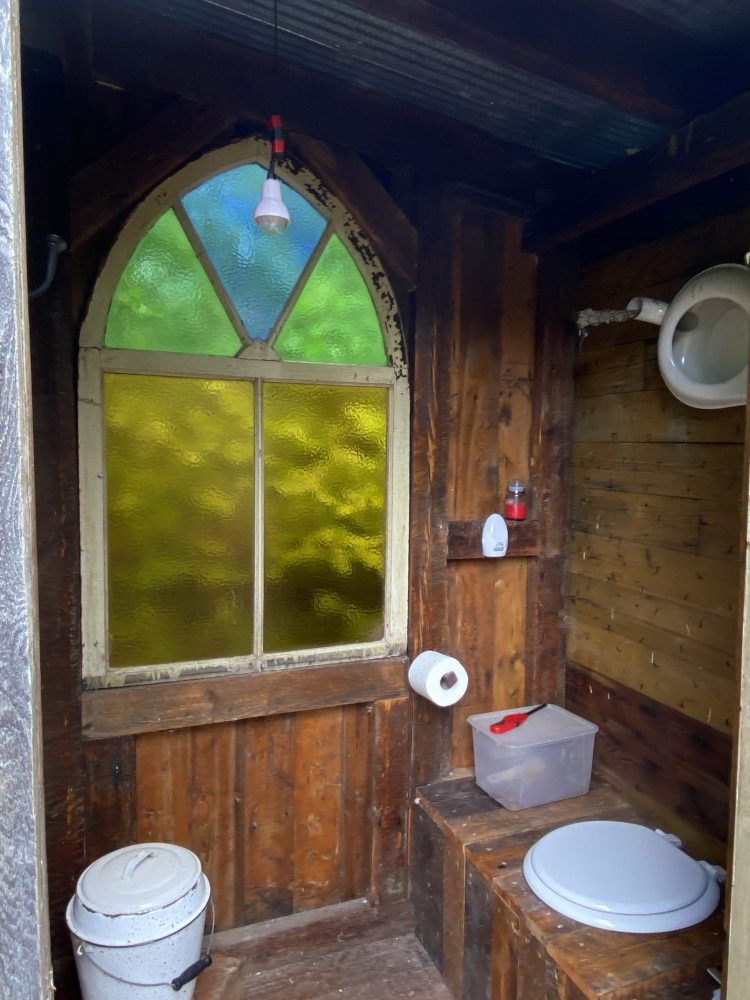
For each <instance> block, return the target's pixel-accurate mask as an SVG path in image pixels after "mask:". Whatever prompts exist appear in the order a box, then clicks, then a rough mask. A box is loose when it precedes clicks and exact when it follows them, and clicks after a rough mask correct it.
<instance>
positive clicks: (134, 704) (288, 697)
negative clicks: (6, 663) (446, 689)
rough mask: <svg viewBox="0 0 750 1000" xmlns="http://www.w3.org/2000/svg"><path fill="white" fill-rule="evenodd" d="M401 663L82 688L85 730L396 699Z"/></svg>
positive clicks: (116, 730)
mask: <svg viewBox="0 0 750 1000" xmlns="http://www.w3.org/2000/svg"><path fill="white" fill-rule="evenodd" d="M406 665H407V660H406V659H405V658H404V657H391V658H390V659H387V660H366V661H363V662H354V663H336V664H326V665H322V666H318V667H302V668H299V669H296V670H287V671H283V672H279V671H273V672H269V673H267V674H232V675H230V676H224V677H200V678H196V679H194V680H189V681H171V682H169V683H164V684H141V685H138V686H134V687H127V688H109V689H107V690H102V691H85V692H84V694H83V709H82V710H83V734H84V738H85V739H101V738H104V737H109V736H123V735H128V734H135V733H147V732H154V731H164V730H168V729H179V728H184V727H194V726H200V725H206V724H208V723H216V722H232V721H236V720H239V719H251V718H258V717H261V716H269V715H284V714H285V713H288V712H299V711H305V710H308V709H312V708H330V707H332V706H334V705H356V704H360V703H364V702H370V701H375V700H377V699H378V698H397V697H399V696H403V695H405V694H406V693H407V692H408V688H407V684H406Z"/></svg>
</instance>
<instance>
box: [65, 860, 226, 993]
mask: <svg viewBox="0 0 750 1000" xmlns="http://www.w3.org/2000/svg"><path fill="white" fill-rule="evenodd" d="M210 895H211V889H210V886H209V884H208V879H207V878H206V876H205V875H203V874H202V872H201V864H200V861H199V860H198V858H197V857H196V856H195V854H193V852H192V851H188V850H187V849H186V848H184V847H176V846H175V845H173V844H137V845H135V846H133V847H124V848H122V849H121V850H119V851H114V852H113V853H112V854H107V855H105V856H104V857H103V858H99V860H98V861H95V862H94V863H93V864H92V865H89V867H88V868H87V869H86V871H85V872H84V873H83V874H82V875H81V877H80V878H79V880H78V885H77V887H76V893H75V895H74V896H73V898H72V899H71V900H70V902H69V903H68V908H67V912H66V919H67V923H68V928H69V930H70V934H71V937H72V940H73V948H74V951H75V959H76V967H77V970H78V979H79V982H80V986H81V993H82V995H83V1000H167V998H170V997H180V998H182V1000H190V998H191V997H192V996H193V992H194V990H195V976H196V975H197V974H198V972H200V971H201V970H202V969H203V968H206V966H207V965H210V962H211V960H210V956H205V957H204V958H203V959H201V958H200V954H201V942H202V939H203V930H204V924H205V919H206V907H207V906H208V902H209V898H210ZM188 977H189V978H188Z"/></svg>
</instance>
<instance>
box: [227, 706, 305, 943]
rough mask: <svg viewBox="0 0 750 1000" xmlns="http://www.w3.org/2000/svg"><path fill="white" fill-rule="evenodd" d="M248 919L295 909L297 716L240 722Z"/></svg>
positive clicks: (245, 914) (242, 838) (245, 909)
mask: <svg viewBox="0 0 750 1000" xmlns="http://www.w3.org/2000/svg"><path fill="white" fill-rule="evenodd" d="M238 739H239V741H240V750H241V754H240V758H239V760H240V766H241V767H242V768H243V769H244V794H243V799H242V809H241V830H240V839H239V844H240V848H241V849H242V850H243V854H244V856H243V868H244V887H243V920H244V921H245V922H246V923H255V922H256V921H259V920H268V919H270V918H272V917H281V916H285V915H286V914H289V913H292V912H293V910H294V900H293V890H292V881H293V877H294V716H292V715H283V716H275V717H272V718H269V719H250V720H248V721H247V722H244V723H242V724H241V735H238Z"/></svg>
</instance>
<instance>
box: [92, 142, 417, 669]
mask: <svg viewBox="0 0 750 1000" xmlns="http://www.w3.org/2000/svg"><path fill="white" fill-rule="evenodd" d="M266 155H267V151H266V147H265V144H264V143H262V142H260V141H256V140H251V141H248V142H246V143H242V144H238V145H237V146H234V147H232V148H230V149H229V150H221V151H218V152H217V153H212V154H209V156H207V157H204V158H203V159H202V160H199V161H197V162H196V163H194V164H191V166H190V167H188V168H186V169H185V170H183V171H181V172H180V173H178V174H177V175H175V177H173V178H172V179H171V180H170V182H169V183H168V184H167V185H165V186H164V188H163V189H161V190H159V191H156V192H154V193H153V194H152V195H151V196H150V197H149V198H148V199H147V200H146V201H145V202H144V203H143V204H142V205H141V206H140V207H139V208H138V209H137V211H136V212H135V213H134V215H133V217H132V218H131V220H130V221H129V223H128V224H127V226H126V227H125V229H124V231H123V233H122V235H121V237H120V239H119V240H118V242H117V244H116V245H115V247H114V248H113V251H112V253H111V255H110V257H109V259H108V261H107V264H106V265H105V268H104V271H103V272H102V276H101V278H100V279H99V282H98V284H97V287H96V290H95V292H94V296H93V297H92V301H91V304H90V308H89V312H88V315H87V318H86V321H85V323H84V327H83V330H82V334H81V345H82V346H81V377H80V425H81V443H82V445H81V473H82V508H83V514H82V517H83V571H84V590H83V603H84V609H83V610H84V639H85V654H86V655H85V675H86V682H87V683H88V684H90V685H95V686H101V685H106V684H111V683H115V684H120V683H123V682H124V681H125V680H128V679H129V680H130V681H131V682H132V681H137V680H138V679H141V680H144V681H147V680H152V679H161V678H163V677H169V676H180V675H182V674H185V673H188V672H194V671H195V670H199V669H205V670H209V671H214V672H215V671H224V670H248V669H249V670H253V669H256V670H257V669H273V668H275V667H281V666H286V665H290V664H302V663H315V662H321V661H322V660H336V659H351V658H361V657H363V656H379V655H381V656H382V655H389V654H392V653H394V652H401V651H403V649H404V646H405V624H406V563H405V553H406V538H407V536H406V521H407V517H406V510H407V505H406V501H407V492H408V491H407V462H408V458H407V453H408V450H407V448H406V447H405V442H406V440H407V437H406V435H407V433H408V430H407V428H408V393H407V388H406V371H405V365H404V356H403V350H402V342H401V331H400V325H399V322H398V316H397V314H396V312H395V308H394V298H393V295H392V293H391V291H390V288H389V286H388V283H387V281H386V279H385V278H384V275H383V272H382V269H381V268H380V265H379V262H378V260H377V258H376V257H375V255H374V253H373V252H372V250H371V248H370V247H369V245H368V244H367V242H366V239H365V237H364V235H363V234H362V233H361V232H359V231H358V230H357V227H356V225H355V223H354V222H353V220H352V219H351V217H349V216H348V215H347V214H346V212H345V211H344V210H343V208H342V207H341V206H340V205H338V204H337V203H336V202H335V200H334V199H333V198H332V197H331V195H330V194H329V193H328V192H327V191H326V190H325V189H324V188H323V187H322V186H321V184H320V183H319V181H318V180H317V179H316V178H313V177H312V176H311V175H309V174H308V173H307V172H306V171H305V170H304V169H303V168H300V167H298V166H294V167H291V168H288V170H287V172H286V173H284V172H281V178H282V180H284V181H285V182H286V187H285V191H284V196H285V200H286V202H287V205H288V206H289V209H290V212H291V216H292V224H291V225H290V226H289V228H288V229H287V230H286V232H285V233H284V234H283V235H282V236H281V237H269V236H267V235H265V234H264V233H262V232H261V231H260V230H259V229H258V228H257V227H256V226H255V225H254V223H253V221H252V213H253V208H254V206H255V204H256V203H257V201H258V198H259V196H260V188H261V184H262V182H263V180H264V179H265V176H266V169H265V168H264V166H263V165H262V164H263V160H264V158H265V156H266ZM102 581H106V586H103V585H102Z"/></svg>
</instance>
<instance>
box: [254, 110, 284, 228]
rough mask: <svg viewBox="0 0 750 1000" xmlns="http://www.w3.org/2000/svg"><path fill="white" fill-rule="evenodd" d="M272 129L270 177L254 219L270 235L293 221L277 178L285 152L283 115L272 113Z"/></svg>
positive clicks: (270, 126)
mask: <svg viewBox="0 0 750 1000" xmlns="http://www.w3.org/2000/svg"><path fill="white" fill-rule="evenodd" d="M268 127H269V128H270V130H271V163H270V165H269V167H268V177H267V178H266V179H265V181H263V189H262V191H261V195H260V201H259V202H258V204H257V206H256V208H255V211H254V212H253V219H254V220H255V222H256V223H257V224H258V226H259V227H260V228H261V229H262V230H263V232H264V233H268V235H269V236H280V235H281V233H283V232H284V230H285V229H286V227H287V226H288V225H289V223H290V222H291V221H292V217H291V216H290V214H289V209H288V208H287V207H286V205H285V204H284V197H283V195H282V192H281V182H280V181H279V180H277V178H276V160H277V159H278V158H279V157H280V156H283V154H284V131H283V127H282V123H281V115H271V117H270V118H269V119H268Z"/></svg>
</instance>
